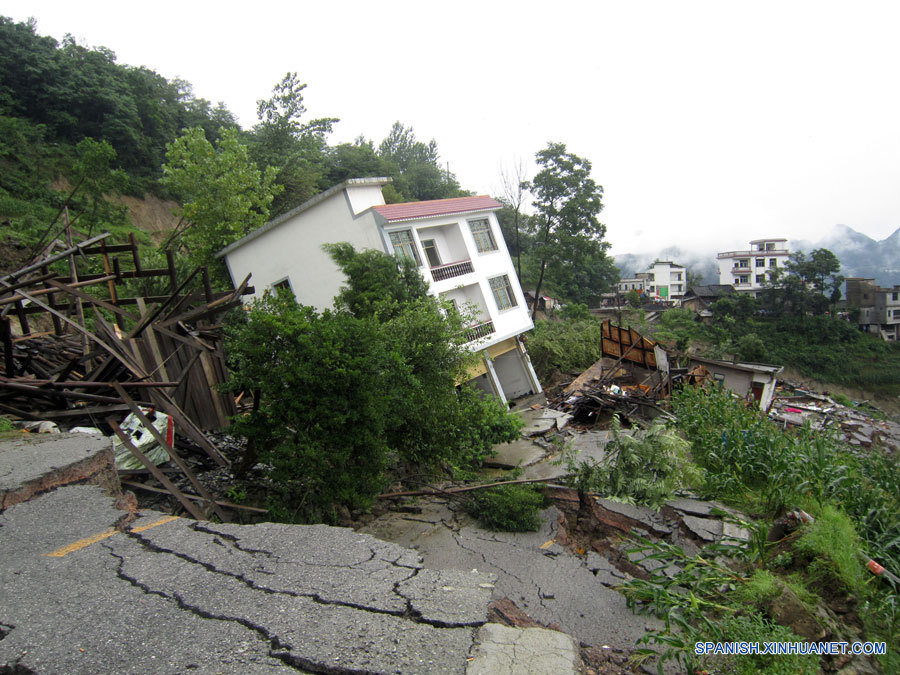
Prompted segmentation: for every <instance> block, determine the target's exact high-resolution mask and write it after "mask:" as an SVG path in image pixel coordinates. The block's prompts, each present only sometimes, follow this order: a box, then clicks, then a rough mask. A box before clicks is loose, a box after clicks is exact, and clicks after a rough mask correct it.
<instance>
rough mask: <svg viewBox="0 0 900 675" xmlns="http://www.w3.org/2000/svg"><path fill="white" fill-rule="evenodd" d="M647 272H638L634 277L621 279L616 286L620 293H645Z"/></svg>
mask: <svg viewBox="0 0 900 675" xmlns="http://www.w3.org/2000/svg"><path fill="white" fill-rule="evenodd" d="M647 276H648V275H647V274H646V273H645V272H638V273H637V274H635V275H634V276H633V277H628V278H627V279H619V283H618V285H617V286H616V288H617V289H618V291H619V293H620V294H622V295H624V294H625V293H627V292H628V291H637V292H638V293H643V292H644V291H645V290H646V287H645V286H646V283H647Z"/></svg>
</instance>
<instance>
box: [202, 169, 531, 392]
mask: <svg viewBox="0 0 900 675" xmlns="http://www.w3.org/2000/svg"><path fill="white" fill-rule="evenodd" d="M389 182H391V179H390V178H355V179H351V180H347V181H344V182H343V183H340V184H338V185H335V186H334V187H332V188H329V189H328V190H326V191H325V192H322V193H321V194H319V195H317V196H315V197H313V198H312V199H310V200H309V201H307V202H305V203H304V204H301V205H300V206H298V207H296V208H294V209H292V210H291V211H288V212H287V213H285V214H283V215H281V216H278V217H277V218H275V219H273V220H271V221H270V222H268V223H266V224H265V225H263V226H262V227H261V228H259V229H258V230H256V231H254V232H251V233H250V234H248V235H247V236H245V237H243V238H242V239H240V240H238V241H236V242H234V243H233V244H231V245H230V246H227V247H226V248H224V249H223V250H222V251H220V252H219V253H218V254H217V257H220V258H224V260H225V263H226V265H227V267H228V271H229V274H230V275H231V279H232V281H233V282H234V283H240V281H241V280H243V279H244V277H246V276H247V275H248V274H252V275H253V283H254V286H255V288H256V289H257V290H256V292H257V295H259V294H261V293H262V292H263V291H264V290H265V289H269V288H277V287H285V288H288V289H290V290H291V291H292V292H293V294H294V296H295V297H296V298H297V301H298V302H300V303H302V304H304V305H311V306H313V307H315V308H317V309H319V310H323V309H326V308H328V307H331V306H332V301H333V299H334V296H335V295H337V293H338V292H339V290H340V288H341V286H342V285H343V284H344V283H345V278H344V275H343V273H342V272H341V271H340V269H339V268H338V267H337V265H336V264H335V263H334V261H333V260H332V259H331V257H330V256H329V255H328V254H327V253H326V252H325V251H324V250H323V249H322V245H323V244H328V243H337V242H348V243H350V244H352V245H353V246H354V247H355V248H356V249H357V250H361V249H376V250H381V251H385V252H387V253H390V254H392V255H395V256H397V257H398V258H405V259H408V260H412V261H413V262H415V264H416V265H417V266H418V268H419V271H420V272H421V274H422V276H423V277H424V278H425V280H426V281H427V282H428V292H429V294H431V295H434V296H438V297H440V298H443V299H445V300H449V301H450V302H452V303H453V304H454V305H456V306H457V307H459V308H460V309H469V310H472V311H474V313H475V315H476V320H475V321H474V323H473V324H472V325H471V326H469V329H468V334H467V335H468V336H469V344H468V346H469V348H470V349H471V350H472V351H476V352H478V353H480V355H481V359H480V361H479V364H478V366H477V368H475V369H474V370H473V371H472V372H470V373H469V375H470V376H471V378H472V379H471V384H472V385H473V386H476V387H478V388H479V389H481V390H483V391H485V392H487V393H490V394H494V395H496V396H497V397H499V398H500V399H501V400H502V401H503V402H504V403H505V402H506V401H507V400H508V399H512V398H516V397H519V396H523V395H526V394H530V393H538V392H540V391H541V385H540V382H538V378H537V375H535V372H534V369H533V368H532V366H531V360H530V359H529V357H528V353H527V351H526V350H525V344H524V342H523V340H522V338H521V335H522V333H524V332H526V331H528V330H531V328H532V327H533V324H532V322H531V318H530V315H529V312H528V306H527V305H526V302H525V297H524V295H523V294H522V289H521V288H520V286H519V282H518V278H517V277H516V273H515V268H514V267H513V263H512V260H511V259H510V257H509V252H508V251H507V249H506V243H505V241H504V240H503V235H502V234H501V232H500V227H499V223H498V222H497V217H496V211H497V210H499V209H500V207H501V205H500V203H499V202H497V201H496V200H494V199H492V198H491V197H487V196H479V197H460V198H455V199H438V200H432V201H424V202H408V203H401V204H385V202H384V197H383V195H382V191H381V189H382V187H383V186H384V185H385V184H387V183H389Z"/></svg>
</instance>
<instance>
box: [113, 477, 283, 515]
mask: <svg viewBox="0 0 900 675" xmlns="http://www.w3.org/2000/svg"><path fill="white" fill-rule="evenodd" d="M119 482H120V483H122V485H127V486H128V487H134V488H138V489H139V490H147V491H148V492H158V493H160V494H164V495H169V496H170V497H171V496H172V493H171V492H169V491H168V490H163V489H161V488H156V487H150V486H149V485H144V484H143V483H138V482H135V481H133V480H120V481H119ZM181 494H182V496H184V497H187V498H188V499H192V500H194V501H197V502H203V501H206V500H205V499H204V498H203V497H198V496H197V495H193V494H191V493H190V492H182V493H181ZM216 504H218V505H219V506H227V507H228V508H230V509H242V510H244V511H253V512H254V513H268V512H269V510H268V509H260V508H258V507H256V506H244V505H243V504H234V503H232V502H226V501H222V500H219V499H217V500H216Z"/></svg>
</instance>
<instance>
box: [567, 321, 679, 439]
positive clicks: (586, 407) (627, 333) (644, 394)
mask: <svg viewBox="0 0 900 675" xmlns="http://www.w3.org/2000/svg"><path fill="white" fill-rule="evenodd" d="M601 342H602V345H601V349H602V354H603V356H602V357H601V358H600V359H599V360H598V361H597V362H596V363H594V364H593V365H592V366H591V367H590V368H588V369H587V370H585V371H584V372H583V373H582V374H581V375H580V376H579V377H578V378H577V379H575V380H573V381H572V382H571V383H569V385H568V386H567V387H565V389H563V391H562V393H561V394H560V396H559V397H558V399H557V400H556V401H555V402H554V403H553V406H552V407H553V408H555V409H557V410H562V411H565V412H568V413H570V414H571V415H573V416H574V418H575V420H576V421H577V422H582V423H588V424H591V423H593V422H594V421H596V420H597V418H598V415H599V413H600V412H601V411H604V410H609V411H613V412H618V413H620V414H623V415H625V416H626V417H628V418H631V417H633V416H635V415H637V414H638V413H642V414H644V415H645V416H650V417H655V416H656V415H657V414H659V413H660V412H662V411H661V410H660V409H659V408H658V407H657V405H656V402H657V400H658V399H665V398H668V397H669V395H670V394H671V390H672V381H671V378H670V375H669V361H668V356H667V354H666V351H665V350H664V349H663V348H662V347H660V346H659V345H658V344H657V343H656V342H654V341H653V340H649V339H647V338H645V337H644V336H643V335H641V334H640V333H639V332H638V331H636V330H634V329H633V328H630V327H629V328H623V327H621V326H617V325H615V324H613V323H612V322H611V321H609V320H607V321H604V322H603V324H602V326H601Z"/></svg>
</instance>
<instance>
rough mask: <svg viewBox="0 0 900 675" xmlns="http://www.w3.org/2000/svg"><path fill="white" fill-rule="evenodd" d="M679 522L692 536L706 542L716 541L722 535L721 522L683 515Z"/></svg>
mask: <svg viewBox="0 0 900 675" xmlns="http://www.w3.org/2000/svg"><path fill="white" fill-rule="evenodd" d="M681 522H682V523H684V526H685V527H686V528H687V529H688V530H689V531H690V532H691V533H692V534H693V535H695V536H696V537H698V538H699V539H702V540H703V541H706V542H713V541H716V540H717V539H720V538H721V537H722V535H723V534H724V528H723V526H722V521H721V520H713V519H712V518H700V517H698V516H687V515H685V516H683V517H682V518H681Z"/></svg>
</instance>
